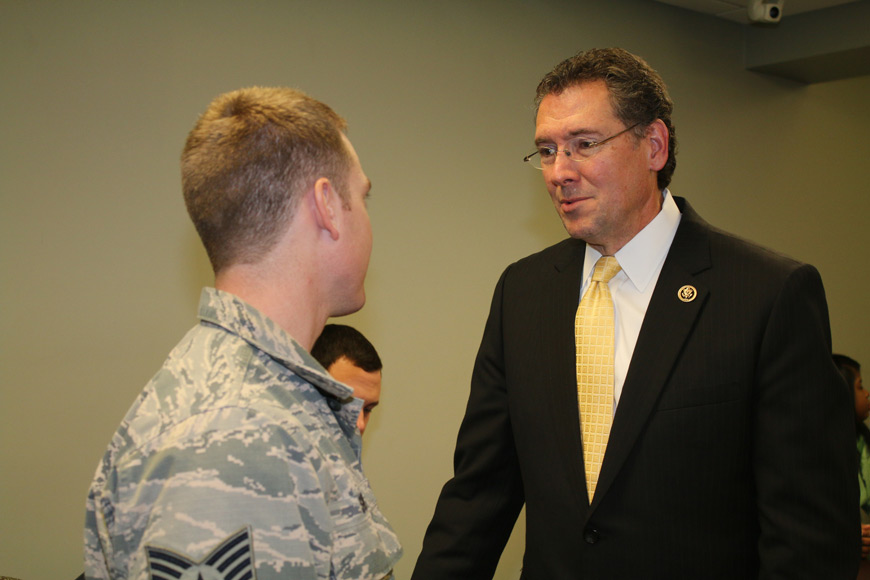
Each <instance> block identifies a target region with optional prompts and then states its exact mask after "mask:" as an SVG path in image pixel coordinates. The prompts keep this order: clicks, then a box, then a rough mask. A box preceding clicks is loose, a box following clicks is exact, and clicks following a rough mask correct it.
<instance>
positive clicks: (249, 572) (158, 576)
mask: <svg viewBox="0 0 870 580" xmlns="http://www.w3.org/2000/svg"><path fill="white" fill-rule="evenodd" d="M145 553H146V554H147V555H148V570H149V573H150V576H149V578H151V580H256V578H257V573H256V572H255V571H254V541H253V539H252V537H251V532H250V529H249V528H242V529H241V530H239V531H238V532H236V533H235V534H233V535H231V536H230V537H229V538H227V539H226V540H224V541H223V542H221V543H220V544H219V545H218V546H217V547H216V548H215V549H214V550H212V551H211V552H210V553H209V554H208V555H207V556H206V557H205V558H203V559H202V560H200V561H199V562H197V561H195V560H191V559H190V558H189V557H187V556H184V555H182V554H179V553H177V552H173V551H171V550H166V549H164V548H156V547H153V546H145Z"/></svg>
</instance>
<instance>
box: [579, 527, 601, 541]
mask: <svg viewBox="0 0 870 580" xmlns="http://www.w3.org/2000/svg"><path fill="white" fill-rule="evenodd" d="M599 538H600V536H599V535H598V530H596V529H594V528H586V530H585V531H584V532H583V541H585V542H586V543H587V544H594V543H596V542H597V541H598V540H599Z"/></svg>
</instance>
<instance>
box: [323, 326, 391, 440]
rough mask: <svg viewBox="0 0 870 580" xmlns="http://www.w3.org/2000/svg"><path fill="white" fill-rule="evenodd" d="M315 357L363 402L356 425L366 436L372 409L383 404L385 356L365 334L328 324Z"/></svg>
mask: <svg viewBox="0 0 870 580" xmlns="http://www.w3.org/2000/svg"><path fill="white" fill-rule="evenodd" d="M311 356H313V357H314V358H316V359H317V362H319V363H320V364H322V365H323V368H325V369H326V370H327V371H329V374H330V375H332V376H333V378H334V379H335V380H337V381H339V382H342V383H344V384H345V385H348V386H349V387H352V388H353V394H354V396H355V397H356V398H357V399H362V402H363V406H362V409H361V410H360V412H359V418H357V421H356V425H357V427H358V428H359V432H360V435H362V434H363V433H365V430H366V425H368V423H369V418H370V417H371V414H372V410H374V408H375V407H377V406H378V404H379V403H380V402H381V378H382V376H381V375H382V374H381V369H383V364H381V357H379V356H378V351H377V350H375V346H374V345H373V344H372V343H371V342H369V340H368V339H367V338H366V337H365V336H363V333H361V332H360V331H358V330H357V329H355V328H353V327H352V326H347V325H345V324H327V325H326V326H325V327H324V328H323V332H322V333H321V334H320V336H319V337H318V338H317V340H316V341H315V342H314V346H313V347H311Z"/></svg>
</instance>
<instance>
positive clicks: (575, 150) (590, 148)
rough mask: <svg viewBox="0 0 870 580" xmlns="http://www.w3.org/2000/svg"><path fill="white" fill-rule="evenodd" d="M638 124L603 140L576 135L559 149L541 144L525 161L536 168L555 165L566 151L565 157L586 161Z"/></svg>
mask: <svg viewBox="0 0 870 580" xmlns="http://www.w3.org/2000/svg"><path fill="white" fill-rule="evenodd" d="M638 125H640V123H635V124H634V125H632V126H631V127H629V128H628V129H623V130H622V131H620V132H619V133H617V134H616V135H611V136H610V137H608V138H607V139H602V140H601V141H592V140H590V139H586V138H584V137H576V138H574V139H571V140H570V141H568V142H567V143H565V148H564V149H557V148H556V147H553V146H551V145H541V146H540V147H538V150H537V151H534V152H532V153H529V154H528V155H526V156H525V157H523V162H525V163H528V164H530V165H531V166H532V167H534V168H535V169H543V168H544V167H545V166H550V165H553V164H554V163H555V162H556V156H557V155H558V154H559V153H564V154H565V157H567V158H568V159H570V160H571V161H577V162H578V163H579V162H581V161H586V160H587V159H589V158H590V157H592V156H593V155H595V153H596V152H597V151H598V148H599V147H601V146H602V145H604V144H605V143H607V142H608V141H612V140H613V139H616V138H617V137H619V136H620V135H622V134H623V133H627V132H628V131H631V130H632V129H634V128H635V127H637V126H638Z"/></svg>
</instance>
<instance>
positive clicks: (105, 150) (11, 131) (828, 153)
mask: <svg viewBox="0 0 870 580" xmlns="http://www.w3.org/2000/svg"><path fill="white" fill-rule="evenodd" d="M741 34H742V30H741V27H740V25H737V24H734V23H731V22H727V21H724V20H717V19H714V18H710V17H703V16H701V15H697V14H692V13H688V12H684V11H682V10H680V9H676V8H672V7H670V6H665V5H662V4H658V3H653V2H649V1H645V0H644V1H641V0H634V1H632V0H623V1H621V2H599V1H593V0H572V1H568V0H561V1H560V0H549V1H545V0H536V1H530V0H498V1H495V0H477V1H475V2H464V1H458V0H454V1H451V0H446V1H441V2H425V3H424V2H407V1H401V2H400V1H391V0H380V1H369V2H355V1H345V2H339V1H329V0H324V1H320V2H316V3H315V2H291V1H284V0H282V1H278V0H274V1H261V2H256V3H239V2H174V1H155V2H116V1H113V2H108V1H89V2H68V3H60V2H57V3H46V2H38V1H28V2H15V1H7V2H2V3H0V54H2V56H0V79H2V80H0V83H2V90H0V276H2V285H0V300H2V302H0V329H2V330H0V340H2V342H0V473H2V476H0V521H2V525H0V576H2V575H10V576H16V577H20V578H25V579H28V580H37V579H56V578H69V579H70V580H71V579H72V578H73V577H74V576H75V575H76V574H78V573H79V571H80V570H81V566H82V564H81V556H80V549H81V548H80V546H81V539H80V537H81V532H80V529H81V524H82V517H83V505H84V498H85V494H86V490H87V487H88V484H89V482H90V479H91V476H92V474H93V471H94V468H95V466H96V464H97V462H98V460H99V458H100V457H101V454H102V452H103V449H104V448H105V445H106V444H107V442H108V440H109V438H110V436H111V434H112V432H113V430H114V429H115V427H116V426H117V424H118V422H119V421H120V419H121V417H122V415H123V413H124V412H125V410H126V409H127V407H128V406H129V405H130V404H131V402H132V401H133V399H134V397H135V396H136V395H137V393H138V392H139V390H140V389H141V388H142V386H143V385H144V383H145V382H146V381H147V380H148V379H149V377H150V376H151V375H152V373H153V372H154V371H155V370H156V369H157V367H158V365H159V364H160V363H161V361H162V360H163V357H164V356H165V354H166V353H167V352H168V351H169V349H170V348H171V347H172V346H173V345H174V344H175V342H176V341H177V340H178V339H179V338H180V336H181V335H182V333H183V332H184V331H185V330H186V329H187V328H188V327H189V326H191V325H192V324H193V323H194V316H195V307H196V303H197V299H198V295H199V289H200V287H201V286H202V285H204V284H209V283H210V276H209V270H208V265H207V262H206V260H205V257H204V254H203V252H202V251H201V249H200V248H199V245H198V241H197V239H196V236H195V234H194V232H193V229H192V227H191V226H190V225H189V223H188V221H187V217H186V215H185V213H184V208H183V205H182V202H181V196H180V192H179V185H178V181H179V179H178V155H179V152H180V149H181V146H182V143H183V139H184V137H185V135H186V133H187V131H188V130H189V128H190V127H191V126H192V124H193V122H194V120H195V118H196V116H197V115H198V114H199V112H201V111H202V109H203V108H204V107H205V106H206V104H207V103H208V101H209V100H210V99H211V98H212V97H214V96H215V95H216V94H218V93H220V92H223V91H226V90H231V89H235V88H238V87H240V86H246V85H253V84H261V85H290V86H295V87H298V88H301V89H303V90H305V91H307V92H309V93H310V94H312V95H313V96H315V97H317V98H320V99H322V100H324V101H326V102H328V103H329V104H330V105H332V106H333V107H334V108H335V109H336V110H337V111H339V112H340V113H341V114H342V115H344V116H345V117H346V118H347V119H348V121H349V123H350V137H351V140H352V141H353V142H354V144H355V146H356V149H357V151H358V152H359V154H360V157H361V158H362V162H363V166H364V168H365V169H366V171H367V173H368V174H369V176H370V177H371V179H372V181H373V183H374V189H373V198H372V200H371V203H370V213H371V215H372V221H373V224H374V228H375V248H374V254H373V258H372V262H371V269H370V273H369V278H368V285H367V286H368V294H369V302H368V305H367V306H366V308H365V309H364V310H363V311H362V312H361V313H359V314H357V315H354V316H353V317H351V318H350V319H349V322H350V323H352V324H354V325H357V326H358V327H359V328H360V329H361V330H363V332H365V333H366V334H367V335H368V336H369V337H370V338H371V339H372V340H373V341H374V342H375V343H376V345H377V347H378V349H379V350H380V352H381V355H382V357H383V359H384V361H385V364H386V370H385V374H384V398H383V404H382V406H381V407H380V408H379V409H378V411H377V413H376V415H375V418H374V419H373V423H372V425H371V426H370V428H369V431H368V432H367V434H366V441H365V443H366V451H365V457H364V459H365V464H366V469H367V472H368V474H369V476H370V478H371V480H372V481H373V485H374V487H375V491H376V493H377V494H378V496H379V498H380V501H381V504H382V507H383V509H384V511H385V512H386V514H387V515H388V517H390V519H391V520H392V521H393V523H394V525H395V527H396V528H397V530H398V532H399V534H400V536H401V537H402V539H403V541H404V545H405V550H406V556H405V558H404V560H403V561H402V563H401V564H400V566H399V568H398V569H397V572H398V576H399V578H408V576H409V575H410V572H411V570H412V568H413V564H414V560H415V558H416V555H417V553H418V551H419V548H420V543H421V538H422V535H423V532H424V529H425V526H426V524H427V523H428V520H429V517H430V516H431V513H432V508H433V505H434V502H435V498H436V495H437V493H438V490H439V489H440V487H441V485H442V484H443V482H444V481H445V480H446V478H447V477H448V476H449V474H450V472H451V455H452V447H453V443H454V439H455V435H456V430H457V427H458V424H459V421H460V419H461V415H462V412H463V408H464V405H465V400H466V396H467V390H468V377H469V374H470V370H471V365H472V361H473V357H474V354H475V351H476V348H477V343H478V341H479V339H480V335H481V331H482V328H483V323H484V319H485V316H486V313H487V310H488V305H489V298H490V295H491V291H492V288H493V286H494V284H495V281H496V279H497V277H498V275H499V273H500V272H501V270H502V269H503V268H504V267H505V266H506V265H507V264H508V263H510V262H512V261H514V260H516V259H518V258H520V257H522V256H524V255H526V254H528V253H531V252H533V251H535V250H537V249H540V248H542V247H544V246H545V245H547V244H550V243H552V242H555V241H557V240H559V239H561V238H562V237H563V235H564V232H563V230H562V227H561V225H560V224H559V222H558V219H557V217H556V216H555V213H554V211H553V210H552V209H551V207H550V206H549V202H548V200H547V197H546V193H545V191H544V188H543V186H542V184H541V182H540V177H539V176H538V175H536V173H535V171H534V170H531V169H529V168H527V167H524V166H523V164H522V163H521V162H520V160H521V158H522V156H523V155H524V154H525V153H527V151H528V150H529V149H530V144H531V136H532V120H531V108H530V102H531V97H532V94H533V90H534V87H535V85H536V83H537V81H538V80H539V78H540V77H541V76H542V75H543V74H544V73H545V72H546V71H547V70H549V68H550V67H551V66H552V65H554V64H555V63H556V62H558V61H559V60H561V59H562V58H564V57H567V56H568V55H570V54H572V53H574V52H575V51H577V50H579V49H583V48H589V47H593V46H607V45H621V46H623V47H625V48H627V49H629V50H631V51H634V52H636V53H639V54H641V55H643V56H645V57H646V58H647V59H648V60H649V61H650V62H651V63H652V64H653V66H655V67H656V68H658V69H659V71H660V72H661V73H662V75H663V76H664V77H665V79H666V80H667V81H668V82H669V84H670V86H671V90H672V96H673V97H674V99H675V101H676V103H677V109H676V115H675V120H676V124H677V127H678V129H679V138H680V142H681V152H680V155H679V164H678V167H677V172H676V176H675V179H674V183H673V187H672V189H673V191H674V192H675V193H676V194H678V195H684V196H686V197H688V198H689V199H690V200H691V201H692V203H693V204H694V206H695V208H696V209H697V210H698V211H699V212H701V214H702V215H704V216H705V217H706V218H707V219H708V220H710V221H712V222H713V223H715V224H717V225H720V226H722V227H724V228H726V229H730V230H732V231H735V232H737V233H739V234H741V235H744V236H746V237H749V238H752V239H755V240H758V241H760V242H762V243H764V244H767V245H771V246H773V247H775V248H777V249H779V250H781V251H783V252H785V253H788V254H791V255H793V256H795V257H798V258H801V259H804V260H806V261H809V262H812V263H815V264H816V265H817V266H818V267H819V269H820V270H821V272H822V275H823V277H824V279H825V281H826V285H827V288H828V296H829V301H830V308H831V319H832V324H833V331H834V345H835V348H836V349H838V350H841V351H844V352H847V353H850V354H852V355H853V356H855V357H856V358H858V359H859V360H863V361H864V362H865V363H867V364H868V365H870V345H868V342H867V329H868V327H870V311H868V310H870V309H868V304H867V301H866V300H865V298H864V296H865V292H866V288H867V287H868V285H870V280H868V274H867V270H868V262H870V240H868V234H867V229H866V226H865V220H866V218H867V215H868V213H870V212H868V210H870V202H868V197H870V196H868V193H870V192H868V185H867V180H866V172H865V169H864V168H865V167H866V163H867V160H866V158H867V153H868V146H867V134H868V132H870V113H868V107H867V95H868V94H870V77H863V78H858V79H853V80H847V81H840V82H833V83H827V84H820V85H813V86H803V85H798V84H795V83H792V82H788V81H782V80H777V79H775V78H771V77H766V76H762V75H759V74H755V73H750V72H746V71H745V70H744V69H743V66H742V38H741ZM542 428H545V427H543V426H542ZM521 552H522V550H521V542H519V543H515V544H512V547H511V549H510V550H509V552H508V553H507V555H506V557H505V560H504V562H503V565H502V568H501V571H500V573H499V578H500V579H501V580H510V579H514V578H517V577H518V575H519V574H518V570H519V567H520V562H521Z"/></svg>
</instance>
